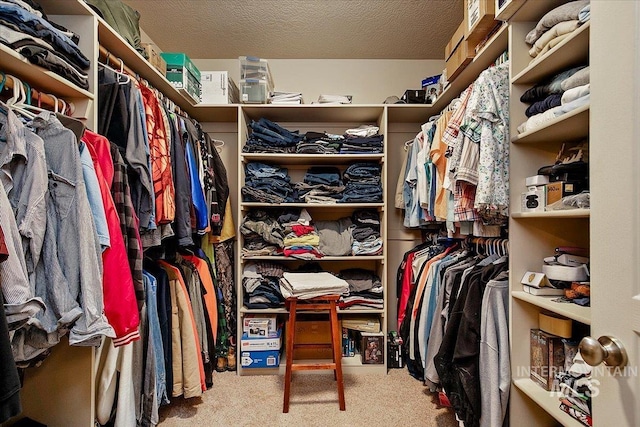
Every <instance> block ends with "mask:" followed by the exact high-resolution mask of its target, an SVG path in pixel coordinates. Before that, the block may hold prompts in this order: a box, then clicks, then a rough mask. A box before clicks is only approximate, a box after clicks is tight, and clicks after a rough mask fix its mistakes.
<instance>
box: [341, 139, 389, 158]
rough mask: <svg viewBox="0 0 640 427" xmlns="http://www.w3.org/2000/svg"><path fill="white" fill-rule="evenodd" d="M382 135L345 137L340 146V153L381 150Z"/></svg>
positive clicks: (371, 152)
mask: <svg viewBox="0 0 640 427" xmlns="http://www.w3.org/2000/svg"><path fill="white" fill-rule="evenodd" d="M383 139H384V135H374V136H367V137H347V138H345V140H344V142H343V143H342V146H341V147H340V154H376V153H382V151H383Z"/></svg>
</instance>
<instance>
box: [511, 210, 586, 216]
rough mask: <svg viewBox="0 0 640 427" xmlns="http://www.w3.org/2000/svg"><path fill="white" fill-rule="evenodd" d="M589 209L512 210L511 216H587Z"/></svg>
mask: <svg viewBox="0 0 640 427" xmlns="http://www.w3.org/2000/svg"><path fill="white" fill-rule="evenodd" d="M590 215H591V211H590V210H589V209H568V210H565V211H547V212H513V213H512V214H511V218H589V216H590Z"/></svg>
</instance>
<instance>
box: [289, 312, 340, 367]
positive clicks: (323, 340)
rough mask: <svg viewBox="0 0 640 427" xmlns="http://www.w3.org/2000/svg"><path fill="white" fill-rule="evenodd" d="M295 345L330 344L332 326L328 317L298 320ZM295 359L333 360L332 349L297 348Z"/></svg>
mask: <svg viewBox="0 0 640 427" xmlns="http://www.w3.org/2000/svg"><path fill="white" fill-rule="evenodd" d="M294 343H295V344H327V343H328V344H330V343H331V325H330V324H329V319H328V318H326V317H324V318H323V317H318V316H314V317H313V318H308V319H306V320H305V319H296V334H295V339H294ZM293 358H294V359H333V353H332V350H331V348H296V349H294V350H293Z"/></svg>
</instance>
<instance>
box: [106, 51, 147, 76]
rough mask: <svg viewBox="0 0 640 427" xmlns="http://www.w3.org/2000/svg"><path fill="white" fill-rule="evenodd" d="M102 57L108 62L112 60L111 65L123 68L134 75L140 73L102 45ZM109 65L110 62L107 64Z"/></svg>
mask: <svg viewBox="0 0 640 427" xmlns="http://www.w3.org/2000/svg"><path fill="white" fill-rule="evenodd" d="M100 57H101V58H103V59H104V60H105V61H106V62H110V63H111V65H113V66H115V67H118V68H121V69H122V70H123V71H124V72H126V73H127V74H129V75H130V76H132V77H135V76H137V75H138V73H136V72H134V71H133V70H132V69H131V68H129V67H128V66H127V64H125V63H124V61H123V60H122V59H120V58H118V57H117V56H115V55H113V54H111V52H109V51H108V50H107V49H106V48H105V47H104V46H102V45H100ZM107 65H109V64H107Z"/></svg>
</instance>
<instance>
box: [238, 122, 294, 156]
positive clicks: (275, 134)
mask: <svg viewBox="0 0 640 427" xmlns="http://www.w3.org/2000/svg"><path fill="white" fill-rule="evenodd" d="M249 127H250V128H251V135H249V139H248V140H247V142H246V144H245V145H244V147H242V151H243V152H244V153H295V152H296V145H297V143H298V142H300V141H302V138H303V136H302V135H300V134H299V133H298V131H293V132H292V131H290V130H287V129H285V128H283V127H282V126H280V125H278V124H277V123H274V122H272V121H271V120H268V119H265V118H261V119H260V120H258V121H255V120H253V121H251V123H250V124H249Z"/></svg>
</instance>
